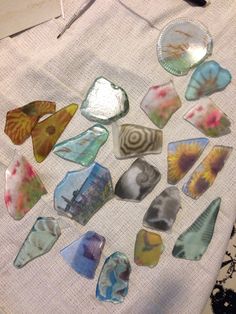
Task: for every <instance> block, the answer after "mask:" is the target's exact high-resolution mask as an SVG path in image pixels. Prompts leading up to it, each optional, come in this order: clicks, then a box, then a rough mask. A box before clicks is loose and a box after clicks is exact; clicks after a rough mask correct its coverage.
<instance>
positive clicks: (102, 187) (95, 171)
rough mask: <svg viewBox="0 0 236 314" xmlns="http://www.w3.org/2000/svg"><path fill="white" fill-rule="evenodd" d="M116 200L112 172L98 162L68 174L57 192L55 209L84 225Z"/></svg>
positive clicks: (55, 194)
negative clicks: (110, 201) (105, 205)
mask: <svg viewBox="0 0 236 314" xmlns="http://www.w3.org/2000/svg"><path fill="white" fill-rule="evenodd" d="M112 197H113V187H112V179H111V174H110V171H109V170H108V169H107V168H105V167H103V166H101V165H100V164H98V163H93V164H92V165H91V166H90V167H88V168H85V169H82V170H77V171H69V172H68V173H67V175H66V176H65V178H64V179H63V180H62V181H61V182H60V183H59V184H58V185H57V187H56V189H55V191H54V208H55V210H56V211H57V212H58V214H61V215H65V216H67V217H69V218H71V219H74V220H75V221H77V222H79V223H80V224H81V225H86V223H87V222H88V221H89V220H90V218H92V216H93V215H94V214H95V213H96V212H97V211H98V210H99V209H100V208H101V207H102V206H103V205H104V204H105V203H106V202H107V201H109V200H110V199H111V198H112Z"/></svg>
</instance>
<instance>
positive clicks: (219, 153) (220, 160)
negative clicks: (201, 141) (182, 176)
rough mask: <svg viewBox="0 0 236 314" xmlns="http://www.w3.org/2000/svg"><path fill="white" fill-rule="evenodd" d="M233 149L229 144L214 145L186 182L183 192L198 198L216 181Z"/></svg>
mask: <svg viewBox="0 0 236 314" xmlns="http://www.w3.org/2000/svg"><path fill="white" fill-rule="evenodd" d="M232 150H233V148H232V147H228V146H223V145H222V146H220V145H216V146H214V147H213V148H212V150H211V151H210V152H209V154H208V155H207V156H206V158H205V159H204V160H203V161H202V162H201V163H200V165H199V166H198V167H197V168H196V169H195V170H194V172H193V173H192V175H191V177H190V179H189V180H188V181H187V183H185V184H184V186H183V192H184V193H185V194H186V195H188V196H190V197H192V198H193V199H198V198H199V197H200V196H201V195H202V194H203V193H204V192H206V190H207V189H208V188H209V187H210V186H211V185H212V184H213V183H214V181H215V179H216V177H217V174H218V172H220V171H221V170H222V168H223V167H224V164H225V162H226V161H227V159H228V158H229V156H230V154H231V152H232Z"/></svg>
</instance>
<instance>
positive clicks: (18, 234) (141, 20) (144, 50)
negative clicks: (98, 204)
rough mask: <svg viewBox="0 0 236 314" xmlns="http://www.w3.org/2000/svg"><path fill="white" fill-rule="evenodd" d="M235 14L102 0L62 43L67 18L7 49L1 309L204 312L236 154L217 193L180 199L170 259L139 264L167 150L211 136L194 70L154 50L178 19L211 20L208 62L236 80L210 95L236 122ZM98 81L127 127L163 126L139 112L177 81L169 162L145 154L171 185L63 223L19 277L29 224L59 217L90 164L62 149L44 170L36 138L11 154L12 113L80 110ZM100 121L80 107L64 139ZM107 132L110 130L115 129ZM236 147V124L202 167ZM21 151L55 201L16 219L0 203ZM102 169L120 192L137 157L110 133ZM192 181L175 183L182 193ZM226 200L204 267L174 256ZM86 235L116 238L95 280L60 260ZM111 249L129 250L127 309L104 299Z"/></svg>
mask: <svg viewBox="0 0 236 314" xmlns="http://www.w3.org/2000/svg"><path fill="white" fill-rule="evenodd" d="M82 3H83V0H68V1H65V3H64V4H65V14H66V17H67V18H66V20H67V19H68V18H69V17H71V16H72V14H73V13H74V12H75V11H76V10H77V9H78V7H79V5H80V4H82ZM122 3H123V4H122ZM235 13H236V2H235V1H234V0H227V1H222V0H212V3H211V5H210V6H208V7H207V8H198V7H193V6H190V5H189V4H187V3H186V2H185V1H183V0H165V1H160V0H122V1H118V0H97V1H96V2H95V4H94V5H93V6H92V7H91V8H90V9H89V10H88V11H87V12H86V13H85V14H84V15H83V16H82V17H81V18H80V19H79V20H78V21H77V22H75V23H74V24H73V26H72V27H71V28H70V29H69V30H68V31H67V32H66V33H65V34H64V35H63V37H62V38H60V39H59V40H57V39H56V37H57V35H58V34H59V32H60V31H61V29H62V27H63V26H64V24H65V22H66V21H64V20H62V19H61V18H60V19H56V20H52V21H50V22H48V23H45V24H42V25H39V26H37V27H35V28H32V29H30V30H28V31H26V32H23V33H21V34H20V35H18V36H15V37H13V38H5V39H3V40H1V41H0V66H1V68H0V87H1V88H0V106H1V107H0V121H1V130H0V132H1V133H0V135H1V136H0V146H1V148H0V163H1V164H0V172H1V173H0V175H1V180H0V186H1V197H0V202H1V206H0V243H1V258H0V312H1V311H2V312H3V313H7V314H32V313H34V314H39V313H40V314H41V313H44V314H47V313H57V314H62V313H63V314H64V313H70V314H72V313H82V314H85V313H86V314H87V313H99V314H105V313H135V314H137V313H140V314H141V313H145V314H146V313H147V314H152V313H153V314H154V313H177V314H183V313H184V314H185V313H200V312H201V310H202V309H203V307H204V305H205V303H206V301H207V299H208V297H209V295H210V292H211V289H212V287H213V285H214V283H215V280H216V277H217V273H218V270H219V268H220V265H221V261H222V259H223V256H224V253H225V249H226V247H227V243H228V240H229V237H230V233H231V230H232V226H233V223H234V221H235V216H236V214H235V213H236V198H235V185H236V179H235V178H236V168H235V160H236V155H235V151H233V153H232V154H231V156H230V158H229V160H228V161H227V164H226V166H225V168H224V169H223V170H222V172H221V173H220V174H219V175H218V177H217V179H216V181H215V183H214V185H213V186H212V187H211V188H210V189H209V190H208V191H207V192H206V193H205V194H204V195H203V196H202V197H201V198H199V200H197V201H195V200H192V199H191V198H189V197H187V196H185V195H184V194H183V193H182V192H181V198H182V209H181V210H180V211H179V213H178V216H177V220H176V222H175V224H174V227H173V230H172V232H171V233H160V234H161V236H162V238H163V240H164V243H165V251H164V253H163V255H162V256H161V259H160V262H159V264H158V265H157V267H155V268H153V269H149V268H145V267H138V266H136V265H135V264H134V262H133V250H134V243H135V238H136V234H137V232H138V231H139V230H140V228H142V219H143V215H144V213H145V212H146V210H147V208H148V206H149V205H150V203H151V201H152V200H153V199H154V197H155V196H157V195H158V194H159V193H160V192H161V191H162V190H163V189H165V188H166V187H167V177H166V174H167V161H166V158H167V144H168V143H169V142H170V141H175V140H180V139H188V138H192V137H199V136H202V134H201V133H200V132H199V131H198V130H197V129H195V128H194V127H193V126H191V125H190V124H189V123H187V122H186V121H184V120H183V118H182V117H183V115H184V113H185V112H186V111H187V110H188V109H189V108H190V107H191V106H192V104H191V103H190V102H187V101H186V100H185V98H184V92H185V88H186V86H187V83H188V81H189V78H190V76H191V73H189V74H188V75H187V76H184V77H173V76H172V75H170V74H169V73H167V72H166V71H165V70H164V69H163V68H162V67H161V66H160V65H159V63H158V61H157V56H156V42H157V37H158V35H159V31H160V29H161V28H162V27H163V26H164V25H165V24H166V23H168V22H169V21H171V20H172V19H175V18H178V17H190V18H195V19H197V20H199V21H201V22H203V23H204V24H205V25H206V26H207V27H208V29H209V31H210V32H211V34H212V36H213V39H214V49H213V55H212V57H211V58H209V59H214V60H216V61H218V62H219V63H220V64H221V65H222V66H223V67H226V68H228V69H229V70H230V71H231V73H232V76H233V81H232V83H231V84H230V85H229V86H228V87H227V89H226V90H225V91H223V92H220V93H216V94H214V95H212V96H211V98H212V99H213V100H214V101H215V102H216V103H217V105H218V106H219V107H220V108H222V109H223V110H224V111H225V112H226V114H228V115H229V116H230V117H231V119H232V120H234V121H236V113H235V99H236V93H235V91H236V83H235V79H234V77H236V61H235V59H236V58H235V57H236V56H235V49H234V48H235V37H236V19H235ZM98 76H104V77H106V78H108V79H109V80H111V81H113V82H114V83H116V84H117V85H120V86H122V87H123V88H124V89H125V90H126V92H127V94H128V96H129V100H130V111H129V113H128V115H127V116H126V117H124V118H123V119H122V120H120V122H121V123H137V124H140V125H145V126H149V127H154V125H153V124H152V123H151V121H150V120H149V119H148V117H147V116H146V115H145V114H144V113H143V111H142V110H141V109H140V107H139V105H140V101H141V100H142V98H143V96H144V95H145V93H146V92H147V90H148V88H149V87H150V86H151V85H154V84H163V83H164V82H167V81H168V80H170V79H173V80H174V84H175V87H176V89H177V92H178V93H179V95H180V97H181V99H182V102H183V105H182V107H181V108H180V109H179V110H178V111H177V112H176V113H175V114H174V116H173V117H172V118H171V120H170V121H169V123H168V124H167V126H166V127H165V128H164V143H163V152H162V154H159V155H149V156H147V157H145V159H146V160H147V161H149V162H150V163H152V164H153V165H155V166H157V167H158V169H159V170H160V172H161V174H162V179H161V181H160V183H159V184H158V185H157V187H156V188H155V189H154V190H153V191H152V192H151V193H150V194H149V195H148V196H147V197H146V198H145V199H144V200H143V201H142V202H141V203H131V202H123V201H119V200H117V199H113V200H111V201H109V202H108V203H107V204H106V205H105V206H104V207H103V208H102V209H100V210H99V211H98V213H97V214H96V215H95V216H94V217H93V218H92V219H91V220H90V221H89V223H88V224H87V225H86V226H85V227H83V226H80V225H79V224H77V223H75V222H73V221H71V220H69V219H66V218H63V220H61V221H62V225H63V230H62V235H61V237H60V238H59V240H58V241H57V242H56V244H55V246H54V247H53V248H52V250H51V251H50V252H49V253H48V254H46V255H44V256H42V257H40V258H38V259H36V260H34V261H33V262H31V263H29V264H28V265H27V266H25V267H24V268H22V269H20V270H18V269H16V268H14V267H13V264H12V263H13V260H14V258H15V256H16V254H17V252H18V250H19V248H20V246H21V244H22V242H23V241H24V239H25V237H26V235H27V234H28V232H29V230H30V228H31V227H32V224H33V223H34V221H35V220H36V218H37V217H38V216H39V215H48V216H54V217H58V216H57V214H56V212H55V210H54V209H53V191H54V189H55V187H56V185H57V184H58V183H59V182H60V181H61V180H62V178H63V177H64V176H65V174H66V172H67V171H68V170H76V169H80V168H81V167H80V166H79V165H76V164H73V163H70V162H67V161H65V160H62V159H60V158H59V157H57V156H56V155H54V154H53V153H51V154H50V156H49V157H48V158H47V159H46V160H45V161H44V162H43V163H41V164H37V163H36V162H35V161H34V157H33V151H32V143H31V139H28V140H27V141H26V142H25V143H24V144H23V145H21V146H14V145H13V144H12V143H11V141H10V139H9V138H8V137H7V136H6V135H5V134H4V123H5V116H6V112H7V111H8V110H10V109H13V108H15V107H17V106H22V105H24V104H26V103H28V102H30V101H33V100H36V99H47V100H54V101H56V102H57V108H58V109H59V108H61V107H63V106H65V105H67V104H69V103H71V102H77V103H81V100H82V99H83V97H84V96H85V94H86V91H87V90H88V88H89V87H90V85H91V83H92V82H93V80H94V79H95V78H96V77H98ZM91 125H93V124H92V123H91V122H89V121H88V120H86V119H85V118H84V117H83V116H82V115H81V114H80V112H79V111H78V112H77V113H76V115H75V116H74V118H73V120H72V121H71V123H70V124H69V125H68V127H67V128H66V130H65V132H64V133H63V135H62V136H61V138H60V141H61V140H64V139H67V138H70V137H72V136H75V135H77V134H79V133H80V132H81V131H83V130H85V129H87V128H88V127H90V126H91ZM108 128H109V130H110V131H111V127H109V126H108ZM235 143H236V129H235V125H233V127H232V133H231V134H229V135H227V136H224V137H221V138H216V139H210V144H209V145H208V147H207V149H206V150H205V151H204V153H203V155H202V156H201V158H200V160H199V161H198V162H197V164H198V163H199V162H200V161H201V160H202V159H203V158H204V157H205V156H206V155H207V153H208V152H209V151H210V149H211V148H212V147H213V145H215V144H223V145H231V146H235ZM14 150H16V151H17V152H20V153H22V154H24V155H25V156H26V157H27V158H28V160H29V161H30V162H31V163H32V164H33V165H34V167H35V168H36V170H37V171H38V173H39V175H40V177H41V179H42V181H43V182H44V183H45V185H46V188H47V190H48V194H47V195H44V196H43V198H42V199H41V200H40V201H39V202H38V203H37V205H36V206H35V207H34V208H33V209H32V210H31V211H30V212H29V213H28V214H27V215H26V216H25V217H24V218H23V219H22V220H20V221H14V220H13V219H12V218H11V217H10V216H9V214H8V212H7V209H6V208H5V204H4V201H3V191H4V184H5V183H4V175H5V170H6V167H7V165H8V164H9V163H10V161H11V159H12V157H13V155H14ZM97 161H98V162H100V163H101V164H102V165H104V166H106V167H108V168H109V169H110V171H111V174H112V178H113V183H114V184H115V183H116V182H117V180H118V179H119V177H120V176H121V174H122V173H123V172H124V171H125V170H127V168H128V167H129V165H130V164H131V163H132V162H133V161H134V159H127V160H117V159H116V158H115V157H114V154H113V152H112V136H111V135H110V137H109V139H108V142H107V143H106V144H105V145H104V146H103V147H102V149H101V150H100V152H99V154H98V156H97ZM195 167H196V165H195ZM193 169H194V168H193ZM193 169H192V170H193ZM192 170H191V171H192ZM190 173H191V172H190ZM190 173H189V174H190ZM189 174H188V175H187V176H186V177H185V178H184V179H183V180H182V181H181V182H180V183H179V184H178V185H177V186H178V187H179V188H180V189H181V188H182V184H183V182H184V181H185V180H186V179H187V178H188V176H189ZM218 196H220V197H222V204H221V210H220V212H219V215H218V219H217V221H216V226H215V232H214V236H213V239H212V242H211V243H210V246H209V248H208V250H207V251H206V253H205V254H204V256H203V258H202V259H201V260H200V261H199V262H191V261H186V260H181V259H176V258H174V257H173V256H172V255H171V252H172V248H173V246H174V243H175V241H176V239H177V237H178V236H179V234H180V233H182V232H183V231H184V230H185V229H186V228H187V227H188V226H189V225H190V224H191V223H192V222H193V221H194V220H195V219H196V218H197V217H198V216H199V215H200V214H201V213H202V211H203V210H204V209H205V208H206V207H207V205H208V204H209V203H210V202H211V201H212V200H213V199H215V198H216V197H218ZM88 230H93V231H96V232H98V233H100V234H101V235H103V236H105V238H106V241H107V242H106V245H105V248H104V251H103V256H102V258H101V262H100V264H99V267H98V269H97V272H96V277H95V279H94V280H87V279H85V278H83V277H81V276H79V275H78V274H76V273H75V272H74V271H73V270H72V269H71V268H70V267H69V266H68V265H67V264H66V263H65V262H64V260H63V259H62V257H61V256H60V254H59V251H60V249H62V248H63V247H65V246H66V245H68V244H69V243H71V242H72V241H73V240H75V239H77V238H79V237H80V236H81V235H82V234H83V233H84V232H86V231H88ZM114 251H121V252H124V253H126V254H127V255H128V257H129V258H130V261H131V263H132V273H131V276H130V288H129V293H128V295H127V297H126V298H125V301H124V303H123V304H119V305H113V304H111V303H106V302H104V303H102V302H99V301H97V300H96V298H95V289H96V284H97V279H98V275H99V272H100V270H101V268H102V265H103V262H104V260H105V258H106V257H107V256H109V255H110V254H112V253H113V252H114Z"/></svg>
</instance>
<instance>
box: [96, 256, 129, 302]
mask: <svg viewBox="0 0 236 314" xmlns="http://www.w3.org/2000/svg"><path fill="white" fill-rule="evenodd" d="M130 273H131V265H130V262H129V259H128V257H127V256H126V255H125V254H124V253H121V252H115V253H113V254H112V255H110V256H109V257H108V258H107V259H106V260H105V263H104V265H103V268H102V270H101V273H100V276H99V278H98V283H97V288H96V298H97V299H98V300H99V301H108V302H112V303H122V302H123V301H124V299H125V297H126V295H127V294H128V289H129V276H130Z"/></svg>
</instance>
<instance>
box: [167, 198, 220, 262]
mask: <svg viewBox="0 0 236 314" xmlns="http://www.w3.org/2000/svg"><path fill="white" fill-rule="evenodd" d="M220 203H221V198H217V199H215V200H214V201H212V202H211V204H210V205H209V206H208V207H207V209H206V210H205V211H204V212H203V213H202V214H201V215H200V216H199V217H198V218H197V219H196V220H195V221H194V223H193V224H192V225H191V226H190V227H189V228H188V229H187V230H186V231H185V232H184V233H182V234H181V235H180V236H179V238H178V239H177V241H176V243H175V246H174V248H173V251H172V255H173V256H174V257H177V258H184V259H187V260H192V261H198V260H200V259H201V258H202V256H203V254H204V253H205V251H206V250H207V248H208V245H209V244H210V242H211V239H212V236H213V232H214V227H215V222H216V218H217V215H218V212H219V209H220Z"/></svg>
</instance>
